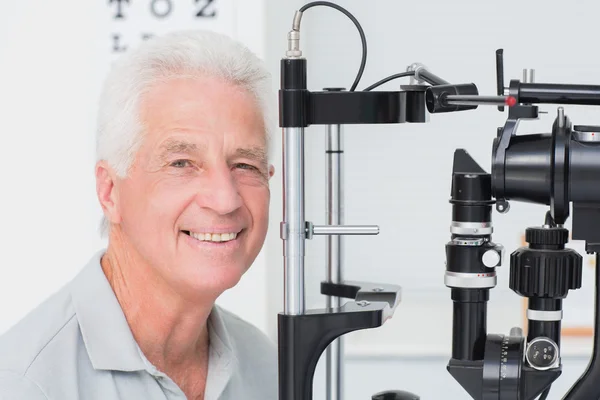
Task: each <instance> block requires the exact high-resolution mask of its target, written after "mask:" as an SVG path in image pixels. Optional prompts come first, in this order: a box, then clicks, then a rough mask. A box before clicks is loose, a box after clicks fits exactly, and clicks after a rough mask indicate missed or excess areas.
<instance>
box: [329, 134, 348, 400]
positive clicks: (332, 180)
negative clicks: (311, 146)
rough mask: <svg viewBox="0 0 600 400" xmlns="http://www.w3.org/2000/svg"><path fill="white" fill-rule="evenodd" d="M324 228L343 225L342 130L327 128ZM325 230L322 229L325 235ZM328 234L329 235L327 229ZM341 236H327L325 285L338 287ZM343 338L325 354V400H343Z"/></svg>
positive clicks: (332, 301)
mask: <svg viewBox="0 0 600 400" xmlns="http://www.w3.org/2000/svg"><path fill="white" fill-rule="evenodd" d="M326 140H327V142H326V150H325V153H326V159H327V219H326V220H327V224H328V225H335V226H341V225H343V223H344V221H343V214H344V213H343V208H344V206H343V187H342V182H343V179H342V161H343V158H342V156H343V151H344V150H343V146H342V127H341V126H340V125H328V126H327V138H326ZM326 230H327V229H325V231H326ZM330 231H332V230H331V229H330ZM342 240H343V238H342V235H331V234H329V235H328V236H327V281H329V282H331V283H341V281H342V264H343V242H342ZM341 305H342V304H341V301H340V298H339V297H331V296H327V308H332V307H333V308H337V307H341ZM343 350H344V349H343V338H341V337H340V338H338V339H336V340H335V341H333V342H332V343H331V344H330V345H329V347H328V348H327V352H326V361H327V364H326V370H327V377H326V378H327V379H326V382H327V397H326V398H327V400H342V399H343V397H344V396H343V393H342V392H343V386H344V385H343V379H342V378H343V363H342V358H343V353H344V351H343Z"/></svg>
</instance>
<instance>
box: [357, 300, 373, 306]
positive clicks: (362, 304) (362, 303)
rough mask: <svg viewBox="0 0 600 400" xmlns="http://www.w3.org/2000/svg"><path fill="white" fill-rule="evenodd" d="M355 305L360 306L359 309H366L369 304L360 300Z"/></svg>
mask: <svg viewBox="0 0 600 400" xmlns="http://www.w3.org/2000/svg"><path fill="white" fill-rule="evenodd" d="M356 304H357V305H359V306H361V307H366V306H368V305H369V304H370V303H369V302H368V301H366V300H360V301H357V302H356Z"/></svg>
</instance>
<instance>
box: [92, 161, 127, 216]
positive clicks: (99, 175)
mask: <svg viewBox="0 0 600 400" xmlns="http://www.w3.org/2000/svg"><path fill="white" fill-rule="evenodd" d="M95 174H96V195H97V196H98V201H99V202H100V206H101V207H102V211H103V212H104V215H105V216H106V219H107V220H108V221H109V222H112V223H114V224H118V223H119V222H121V213H120V210H119V201H118V200H119V193H118V188H117V186H116V176H117V175H116V174H115V172H114V170H113V169H112V168H111V167H110V166H109V165H108V163H107V162H105V161H98V162H97V163H96V170H95Z"/></svg>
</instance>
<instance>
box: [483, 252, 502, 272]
mask: <svg viewBox="0 0 600 400" xmlns="http://www.w3.org/2000/svg"><path fill="white" fill-rule="evenodd" d="M500 260H501V257H500V253H498V252H497V251H496V250H488V251H486V252H485V253H483V256H482V257H481V262H483V265H485V266H486V267H488V268H495V267H497V266H498V264H500Z"/></svg>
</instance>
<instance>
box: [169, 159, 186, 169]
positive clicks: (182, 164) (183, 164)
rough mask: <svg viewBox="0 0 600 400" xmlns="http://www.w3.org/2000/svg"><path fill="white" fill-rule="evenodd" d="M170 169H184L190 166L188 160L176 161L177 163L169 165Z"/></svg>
mask: <svg viewBox="0 0 600 400" xmlns="http://www.w3.org/2000/svg"><path fill="white" fill-rule="evenodd" d="M170 165H171V167H175V168H185V167H188V166H190V165H191V163H190V161H189V160H177V161H173V162H172V163H171V164H170Z"/></svg>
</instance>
